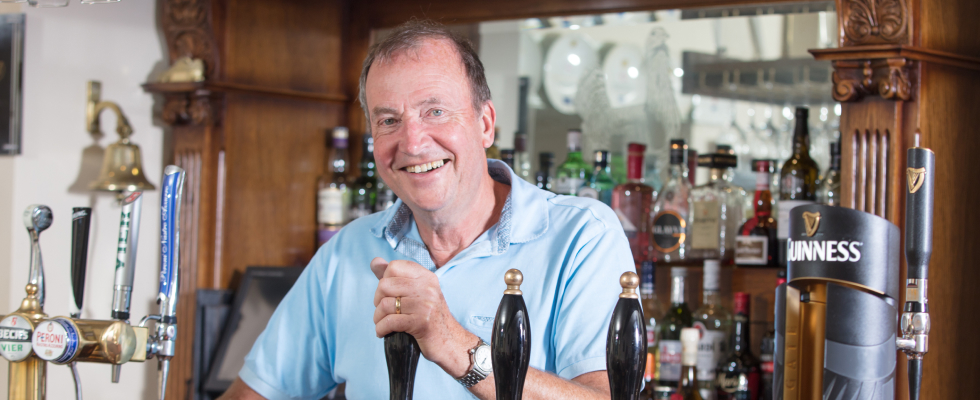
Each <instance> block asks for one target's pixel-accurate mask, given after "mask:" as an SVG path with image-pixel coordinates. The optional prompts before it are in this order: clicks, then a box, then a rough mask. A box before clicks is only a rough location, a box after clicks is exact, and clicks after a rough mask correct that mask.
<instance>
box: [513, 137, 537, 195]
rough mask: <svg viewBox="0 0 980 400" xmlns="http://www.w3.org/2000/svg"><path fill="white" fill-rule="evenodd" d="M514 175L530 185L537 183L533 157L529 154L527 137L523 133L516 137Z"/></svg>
mask: <svg viewBox="0 0 980 400" xmlns="http://www.w3.org/2000/svg"><path fill="white" fill-rule="evenodd" d="M514 173H516V174H517V176H519V177H521V179H524V180H525V181H527V182H528V183H532V184H533V183H535V182H534V171H532V170H531V155H530V154H528V152H527V135H525V134H522V133H517V134H516V135H514Z"/></svg>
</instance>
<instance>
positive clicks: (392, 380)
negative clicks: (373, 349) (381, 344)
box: [385, 332, 422, 400]
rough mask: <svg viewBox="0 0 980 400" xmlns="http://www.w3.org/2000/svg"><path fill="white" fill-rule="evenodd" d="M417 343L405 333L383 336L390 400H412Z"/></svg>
mask: <svg viewBox="0 0 980 400" xmlns="http://www.w3.org/2000/svg"><path fill="white" fill-rule="evenodd" d="M421 354H422V351H421V350H420V349H419V343H418V342H416V341H415V337H413V336H412V335H409V334H407V333H405V332H393V333H389V334H387V335H385V360H386V361H387V362H388V389H389V393H390V396H389V399H390V400H412V394H413V393H414V390H415V389H414V388H415V369H416V367H418V365H419V355H421Z"/></svg>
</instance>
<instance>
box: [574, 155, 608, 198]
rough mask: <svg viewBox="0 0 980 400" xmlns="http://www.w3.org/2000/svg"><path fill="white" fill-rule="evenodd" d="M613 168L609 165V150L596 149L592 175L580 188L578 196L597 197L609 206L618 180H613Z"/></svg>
mask: <svg viewBox="0 0 980 400" xmlns="http://www.w3.org/2000/svg"><path fill="white" fill-rule="evenodd" d="M611 169H612V168H610V165H609V151H607V150H596V152H595V164H594V168H593V169H592V177H591V178H589V181H588V182H586V183H585V184H584V185H582V187H581V188H579V191H578V196H579V197H588V198H590V199H596V200H599V201H601V202H603V203H605V204H606V205H607V206H611V205H612V192H613V188H614V187H616V181H613V178H612V174H611Z"/></svg>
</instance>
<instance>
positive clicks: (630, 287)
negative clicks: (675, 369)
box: [606, 272, 647, 400]
mask: <svg viewBox="0 0 980 400" xmlns="http://www.w3.org/2000/svg"><path fill="white" fill-rule="evenodd" d="M619 284H620V285H621V286H622V287H623V293H622V294H620V295H619V301H618V302H617V303H616V308H615V309H614V310H613V313H612V319H611V320H610V321H609V334H608V336H606V374H607V375H608V377H609V391H610V393H611V394H612V400H639V399H640V386H641V385H642V384H643V372H644V368H645V367H646V364H647V343H646V338H647V329H646V323H645V321H644V318H643V309H642V308H641V307H640V300H639V299H640V296H639V295H637V294H636V288H637V286H639V285H640V278H639V277H638V276H636V273H633V272H624V273H623V275H622V276H621V277H620V278H619Z"/></svg>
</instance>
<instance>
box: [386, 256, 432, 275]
mask: <svg viewBox="0 0 980 400" xmlns="http://www.w3.org/2000/svg"><path fill="white" fill-rule="evenodd" d="M431 273H432V271H429V270H428V269H427V268H425V267H423V266H421V265H419V263H417V262H414V261H408V260H391V262H390V263H388V267H387V268H385V270H384V271H383V274H384V276H385V277H389V276H391V277H394V276H400V277H403V278H419V277H422V276H424V275H426V274H431Z"/></svg>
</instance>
